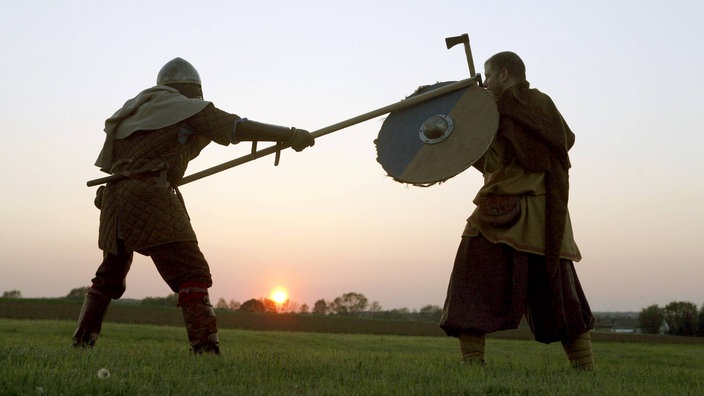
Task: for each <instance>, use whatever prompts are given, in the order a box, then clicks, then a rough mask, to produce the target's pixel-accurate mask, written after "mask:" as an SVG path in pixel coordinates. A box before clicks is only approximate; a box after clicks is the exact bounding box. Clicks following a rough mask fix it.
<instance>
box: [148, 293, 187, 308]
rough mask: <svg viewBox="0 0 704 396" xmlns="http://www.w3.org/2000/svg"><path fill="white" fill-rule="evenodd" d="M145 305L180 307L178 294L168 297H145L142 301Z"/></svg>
mask: <svg viewBox="0 0 704 396" xmlns="http://www.w3.org/2000/svg"><path fill="white" fill-rule="evenodd" d="M142 304H144V305H164V306H167V307H175V306H177V305H178V294H176V293H171V294H169V295H168V296H166V297H144V298H143V299H142Z"/></svg>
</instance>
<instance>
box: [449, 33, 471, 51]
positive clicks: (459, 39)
mask: <svg viewBox="0 0 704 396" xmlns="http://www.w3.org/2000/svg"><path fill="white" fill-rule="evenodd" d="M457 44H469V35H468V34H467V33H465V34H463V35H461V36H455V37H448V38H446V39H445V45H447V49H450V48H452V47H454V46H455V45H457Z"/></svg>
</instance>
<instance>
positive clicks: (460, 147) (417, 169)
mask: <svg viewBox="0 0 704 396" xmlns="http://www.w3.org/2000/svg"><path fill="white" fill-rule="evenodd" d="M450 83H451V82H442V83H437V84H434V85H430V86H427V87H422V88H420V89H419V90H418V91H416V92H415V93H414V94H413V95H411V96H414V95H418V94H422V93H425V92H428V91H430V90H433V89H436V88H439V87H441V86H444V85H447V84H450ZM498 126H499V112H498V109H497V108H496V101H495V100H494V98H493V96H492V95H491V94H490V93H489V92H487V91H486V90H484V89H483V88H480V87H477V86H475V85H470V86H468V87H466V88H462V89H458V90H456V91H452V92H449V93H447V94H444V95H441V96H438V97H435V98H432V99H429V100H427V101H424V102H420V103H418V104H416V105H414V106H411V107H408V108H405V109H402V110H398V111H394V112H391V113H390V114H389V116H388V117H387V118H386V120H385V121H384V123H383V125H382V126H381V130H380V131H379V136H378V138H377V140H376V141H375V142H376V151H377V161H379V163H380V164H381V166H382V167H383V168H384V170H385V171H386V172H387V173H388V174H389V176H391V177H393V178H394V180H396V181H398V182H401V183H408V184H414V185H418V186H429V185H432V184H435V183H439V182H443V181H445V180H447V179H449V178H451V177H453V176H456V175H457V174H459V173H461V172H462V171H464V170H465V169H467V168H469V167H470V166H472V164H474V163H475V162H476V161H477V160H478V159H479V158H481V156H482V155H484V153H485V152H486V151H487V150H488V149H489V146H490V145H491V142H492V141H493V140H494V136H495V135H496V130H497V129H498Z"/></svg>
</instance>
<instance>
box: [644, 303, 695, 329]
mask: <svg viewBox="0 0 704 396" xmlns="http://www.w3.org/2000/svg"><path fill="white" fill-rule="evenodd" d="M638 321H639V324H640V328H641V331H642V332H643V333H646V334H671V335H679V336H698V337H704V304H702V307H701V308H700V309H699V310H697V306H696V305H695V304H693V303H691V302H686V301H673V302H671V303H669V304H667V305H665V306H664V307H662V308H661V307H659V306H658V305H657V304H656V305H651V306H649V307H646V308H643V310H642V311H640V315H639V316H638Z"/></svg>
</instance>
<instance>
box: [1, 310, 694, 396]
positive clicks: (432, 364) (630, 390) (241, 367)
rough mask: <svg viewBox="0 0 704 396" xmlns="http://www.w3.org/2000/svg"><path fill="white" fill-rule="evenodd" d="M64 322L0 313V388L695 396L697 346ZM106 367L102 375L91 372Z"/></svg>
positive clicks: (24, 391) (12, 391) (8, 391)
mask: <svg viewBox="0 0 704 396" xmlns="http://www.w3.org/2000/svg"><path fill="white" fill-rule="evenodd" d="M74 326H75V323H74V322H73V321H67V320H16V319H0V336H1V338H0V394H2V395H38V394H45V395H292V394H293V395H296V394H299V395H551V394H555V395H619V396H620V395H664V394H667V395H701V394H704V360H703V359H704V345H702V344H691V345H681V344H660V343H634V342H630V343H621V342H597V341H595V343H594V353H595V357H596V363H597V370H596V371H595V372H591V373H589V372H587V373H580V372H575V371H573V370H571V369H570V368H569V367H568V364H567V361H566V358H565V357H564V354H563V352H562V349H561V347H560V345H559V344H551V345H543V344H539V343H536V342H533V341H525V340H507V339H495V338H490V339H489V340H487V359H488V365H487V367H485V368H480V367H473V366H465V365H462V364H460V363H459V353H458V349H457V342H456V340H455V339H452V338H447V337H419V336H395V335H363V334H334V333H309V332H282V331H258V330H256V331H255V330H238V329H222V330H221V331H220V340H221V344H222V351H223V355H222V356H191V355H189V354H188V352H187V349H188V346H187V341H186V332H185V329H184V328H183V327H177V326H155V325H134V324H124V323H111V322H108V323H105V324H104V326H103V335H102V336H101V337H100V339H99V340H98V344H97V346H96V348H94V349H87V350H83V349H74V348H73V347H71V346H70V338H71V334H72V332H73V330H74ZM101 368H106V369H107V370H108V371H109V372H110V376H109V377H108V378H102V379H101V378H99V377H98V371H99V370H100V369H101Z"/></svg>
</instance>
